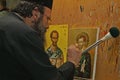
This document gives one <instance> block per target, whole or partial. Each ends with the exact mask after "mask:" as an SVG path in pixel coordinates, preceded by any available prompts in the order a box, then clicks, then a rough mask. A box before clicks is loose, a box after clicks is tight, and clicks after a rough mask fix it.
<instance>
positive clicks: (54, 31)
mask: <svg viewBox="0 0 120 80" xmlns="http://www.w3.org/2000/svg"><path fill="white" fill-rule="evenodd" d="M53 33H57V37H59V33H58V31H56V30H53V31H52V32H51V33H50V38H52V35H53Z"/></svg>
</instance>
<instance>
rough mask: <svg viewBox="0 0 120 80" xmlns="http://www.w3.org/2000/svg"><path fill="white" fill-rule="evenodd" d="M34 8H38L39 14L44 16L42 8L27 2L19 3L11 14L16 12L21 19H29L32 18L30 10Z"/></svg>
mask: <svg viewBox="0 0 120 80" xmlns="http://www.w3.org/2000/svg"><path fill="white" fill-rule="evenodd" d="M35 7H38V9H39V11H40V13H41V14H44V7H43V6H41V5H39V4H37V3H35V2H34V3H31V2H28V1H20V3H19V4H18V5H17V6H16V7H15V8H14V9H13V10H11V11H12V12H16V13H18V14H19V15H21V16H22V17H31V16H32V10H34V9H35Z"/></svg>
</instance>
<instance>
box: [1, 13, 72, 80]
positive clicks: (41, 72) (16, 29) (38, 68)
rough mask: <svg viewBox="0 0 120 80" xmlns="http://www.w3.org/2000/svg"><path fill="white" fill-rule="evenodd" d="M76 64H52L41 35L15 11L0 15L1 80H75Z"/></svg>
mask: <svg viewBox="0 0 120 80" xmlns="http://www.w3.org/2000/svg"><path fill="white" fill-rule="evenodd" d="M73 74H74V64H73V63H71V62H66V63H64V64H63V65H62V66H61V67H60V68H59V69H57V68H55V67H54V66H52V65H51V63H50V61H49V57H48V55H47V54H46V53H45V51H44V46H43V43H42V40H41V38H40V37H39V35H38V34H37V32H36V31H34V30H33V29H32V28H31V27H29V26H27V25H26V24H25V23H24V21H23V20H22V19H21V18H20V17H18V16H17V15H16V14H14V13H10V14H8V15H7V16H4V17H2V18H0V80H72V79H73Z"/></svg>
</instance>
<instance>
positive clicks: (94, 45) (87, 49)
mask: <svg viewBox="0 0 120 80" xmlns="http://www.w3.org/2000/svg"><path fill="white" fill-rule="evenodd" d="M102 42H103V40H101V39H100V40H98V41H97V42H95V43H94V44H92V45H91V46H89V47H88V48H86V49H85V50H84V51H83V52H82V54H84V53H86V52H88V51H89V50H90V49H92V48H94V47H96V46H98V45H99V44H100V43H102Z"/></svg>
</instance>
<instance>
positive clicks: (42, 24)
mask: <svg viewBox="0 0 120 80" xmlns="http://www.w3.org/2000/svg"><path fill="white" fill-rule="evenodd" d="M50 17H51V9H49V8H47V7H45V8H44V14H43V15H41V16H40V17H39V18H38V20H37V22H36V23H35V30H36V31H37V32H38V33H39V35H40V37H41V38H42V39H43V40H44V35H45V32H46V30H47V29H48V28H49V20H50Z"/></svg>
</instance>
